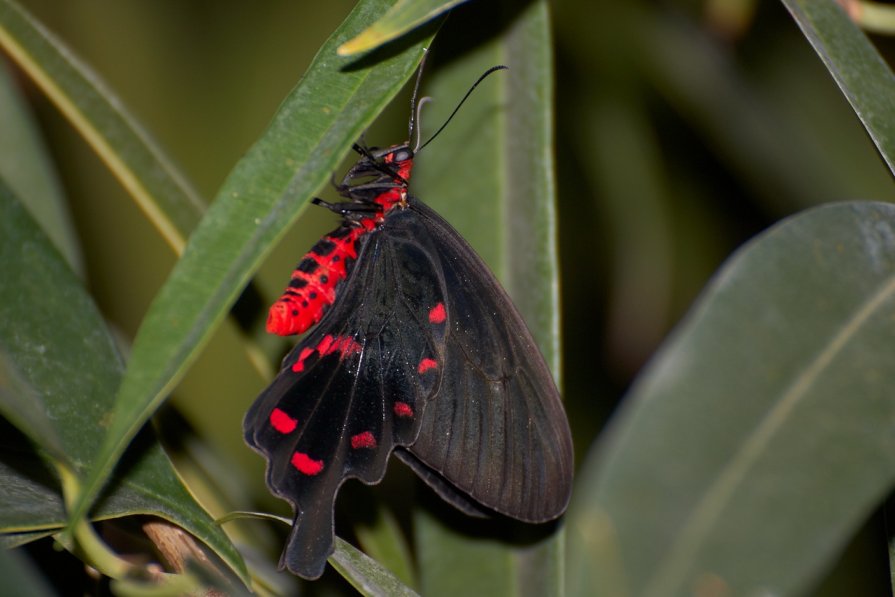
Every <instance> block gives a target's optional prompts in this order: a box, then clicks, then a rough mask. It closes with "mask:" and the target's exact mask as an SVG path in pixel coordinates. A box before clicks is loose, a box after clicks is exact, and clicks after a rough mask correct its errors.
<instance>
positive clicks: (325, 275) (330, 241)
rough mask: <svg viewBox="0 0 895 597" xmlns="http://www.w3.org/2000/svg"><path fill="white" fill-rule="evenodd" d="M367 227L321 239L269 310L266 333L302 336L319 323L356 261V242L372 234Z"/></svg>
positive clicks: (342, 230) (346, 228) (345, 229)
mask: <svg viewBox="0 0 895 597" xmlns="http://www.w3.org/2000/svg"><path fill="white" fill-rule="evenodd" d="M369 230H370V229H369V228H367V227H366V226H364V225H359V226H351V225H343V226H341V227H339V228H337V229H336V230H333V231H332V232H331V233H329V234H328V235H326V236H324V237H323V238H322V239H320V240H319V241H318V242H317V244H316V245H314V246H313V247H311V250H310V251H308V252H307V254H305V256H304V257H303V258H302V260H301V261H300V262H299V263H298V265H297V266H296V267H295V269H294V270H293V271H292V279H291V280H290V281H289V286H288V287H287V288H286V290H285V291H284V292H283V294H282V296H280V298H279V299H278V300H277V301H276V302H275V303H274V304H273V305H271V306H270V311H269V312H268V315H267V331H268V332H270V333H271V334H277V335H280V336H290V335H292V334H301V333H302V332H304V331H305V330H307V329H308V328H310V327H311V326H312V325H314V324H315V323H317V322H318V321H320V318H321V317H323V313H324V311H326V308H327V307H329V306H330V305H331V304H332V303H333V301H334V300H335V298H336V285H338V283H339V282H341V281H342V280H344V279H345V277H346V276H347V275H348V272H349V270H350V268H351V265H352V264H353V262H354V260H355V259H357V241H358V239H359V238H360V237H361V236H363V235H364V234H366V233H367V232H369Z"/></svg>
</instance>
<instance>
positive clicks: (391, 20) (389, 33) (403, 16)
mask: <svg viewBox="0 0 895 597" xmlns="http://www.w3.org/2000/svg"><path fill="white" fill-rule="evenodd" d="M463 2H466V0H447V1H445V0H398V1H397V2H396V3H395V5H394V6H392V7H391V8H390V9H389V11H388V12H387V13H385V14H384V15H383V16H382V18H380V19H378V20H377V21H376V22H375V23H373V24H372V25H370V26H369V27H367V28H366V29H364V30H363V31H361V33H360V34H359V35H357V36H356V37H354V38H352V39H350V40H348V41H346V42H345V43H343V44H342V45H341V46H339V49H338V52H339V55H340V56H350V55H352V54H359V53H360V52H366V51H368V50H372V49H374V48H378V47H379V46H381V45H383V44H386V43H388V42H390V41H392V40H394V39H397V38H398V37H400V36H402V35H404V34H405V33H407V32H408V31H410V30H412V29H414V28H416V27H419V26H420V25H422V24H423V23H427V22H429V21H431V20H432V19H434V18H436V17H437V16H439V15H441V14H443V13H445V12H447V11H449V10H450V9H452V8H453V7H455V6H457V5H458V4H462V3H463Z"/></svg>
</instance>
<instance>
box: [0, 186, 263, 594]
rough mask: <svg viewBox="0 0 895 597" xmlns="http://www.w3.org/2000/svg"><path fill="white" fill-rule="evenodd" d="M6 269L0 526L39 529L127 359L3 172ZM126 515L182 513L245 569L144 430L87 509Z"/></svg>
mask: <svg viewBox="0 0 895 597" xmlns="http://www.w3.org/2000/svg"><path fill="white" fill-rule="evenodd" d="M0 278H2V279H4V280H14V281H15V283H14V284H0V413H3V415H4V416H5V418H6V419H8V421H6V420H0V426H2V433H0V487H3V491H0V532H4V533H20V534H21V533H29V534H31V536H32V538H33V537H36V536H37V535H34V532H35V531H45V530H58V529H61V528H62V527H63V526H64V524H65V507H64V504H63V498H62V489H61V488H60V486H59V480H58V479H57V477H56V475H55V474H53V473H54V470H53V469H54V468H55V469H59V468H65V469H66V470H69V469H70V470H71V471H72V472H73V473H74V474H75V475H86V470H87V469H89V468H90V467H91V466H92V464H93V458H94V457H95V455H96V454H97V452H98V450H99V447H100V445H101V443H102V438H103V435H102V430H103V429H104V426H105V425H107V424H108V421H109V419H110V418H111V413H112V412H113V400H114V395H115V390H116V389H117V387H118V385H119V382H120V380H121V376H122V373H123V364H122V361H121V357H120V356H119V354H118V352H117V350H116V348H115V343H114V341H113V339H112V337H111V335H110V334H109V332H108V330H107V329H106V326H105V322H104V321H103V319H102V316H101V314H100V313H99V311H98V309H97V308H96V305H95V304H94V303H93V301H92V299H91V298H90V296H89V295H88V294H87V293H86V291H85V290H84V288H83V285H82V283H81V281H80V280H79V279H78V278H77V277H76V276H75V274H74V273H73V272H72V271H71V269H70V268H69V267H68V265H67V264H66V263H65V262H64V261H63V259H62V258H61V256H60V254H59V253H58V251H57V250H56V248H55V246H54V245H53V244H52V243H51V242H50V240H49V239H48V238H47V237H46V235H44V234H43V233H42V231H41V230H40V229H39V227H38V225H37V224H36V223H35V222H34V220H33V218H32V217H31V215H30V213H29V212H28V211H26V210H25V208H24V207H23V206H22V204H21V202H19V201H17V200H16V198H15V197H14V196H13V195H12V193H11V192H10V191H9V190H8V189H7V188H6V187H5V186H3V185H2V182H0ZM12 424H14V425H16V427H17V429H14V428H13V427H12ZM19 432H22V433H19ZM29 439H30V440H31V442H29V441H28V440H29ZM32 445H33V446H36V447H37V449H34V447H32ZM39 454H40V456H39ZM48 462H49V463H50V466H48ZM130 514H134V515H137V514H140V515H145V514H155V515H158V516H161V517H163V518H166V519H168V520H171V521H172V522H175V523H176V524H178V525H180V526H181V527H183V528H184V529H186V530H188V531H189V532H191V533H193V534H194V535H196V536H197V537H199V538H200V539H201V540H202V541H204V542H205V543H207V544H208V545H209V546H210V547H211V548H212V549H214V551H215V552H216V553H218V554H219V555H220V557H221V558H222V559H224V560H225V561H226V562H227V563H228V564H229V565H230V566H231V567H233V568H234V569H235V570H237V571H239V573H240V574H241V575H242V577H243V578H244V579H245V578H246V573H245V569H244V567H243V564H242V561H241V558H240V557H239V554H238V553H237V552H236V550H235V548H234V547H233V545H232V544H230V542H229V541H228V540H227V538H226V536H225V535H224V534H223V533H222V532H221V530H220V529H219V528H218V527H217V526H216V525H214V523H213V521H212V520H211V519H210V517H209V516H208V514H207V513H206V512H205V511H204V510H203V509H202V508H201V507H199V505H198V504H196V502H195V501H194V500H193V498H192V497H191V496H190V495H189V493H188V492H187V491H186V489H185V488H184V487H183V485H182V484H181V483H180V480H179V479H178V477H177V475H176V473H175V472H174V470H173V467H172V466H171V463H170V461H168V459H167V457H166V456H165V453H164V452H163V451H162V449H161V447H160V446H159V445H158V443H157V442H155V441H154V440H153V439H152V437H151V436H149V435H147V436H144V437H142V438H141V441H140V442H139V445H136V446H134V449H133V450H130V451H129V452H128V453H127V457H126V458H125V459H124V460H122V461H121V463H120V466H119V467H118V468H117V469H116V473H115V480H114V482H112V483H110V484H109V486H108V488H107V491H106V492H105V493H104V494H103V497H102V499H101V500H100V501H99V502H98V503H97V504H96V507H95V508H94V509H93V510H92V511H91V517H92V518H95V519H106V518H117V517H120V516H125V515H130Z"/></svg>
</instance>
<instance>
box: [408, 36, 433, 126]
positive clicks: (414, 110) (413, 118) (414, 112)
mask: <svg viewBox="0 0 895 597" xmlns="http://www.w3.org/2000/svg"><path fill="white" fill-rule="evenodd" d="M428 57H429V49H428V48H423V58H422V60H420V66H419V69H418V70H417V71H416V83H414V84H413V96H412V97H411V98H410V125H409V127H408V128H409V129H410V130H408V131H407V142H408V143H410V141H411V139H413V129H415V128H416V125H417V122H418V121H419V119H420V113H419V108H420V107H422V104H424V103H425V101H426V100H425V98H424V99H423V100H422V101H421V102H420V105H419V106H418V105H417V103H416V98H417V94H419V91H420V81H422V80H423V69H424V68H425V67H426V58H428ZM417 137H419V132H417ZM417 143H419V139H417Z"/></svg>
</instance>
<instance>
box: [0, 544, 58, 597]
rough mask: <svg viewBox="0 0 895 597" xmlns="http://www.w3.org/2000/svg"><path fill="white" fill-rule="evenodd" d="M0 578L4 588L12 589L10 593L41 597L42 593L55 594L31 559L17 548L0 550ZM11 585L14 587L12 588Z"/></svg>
mask: <svg viewBox="0 0 895 597" xmlns="http://www.w3.org/2000/svg"><path fill="white" fill-rule="evenodd" d="M0 578H2V579H3V584H4V586H5V587H6V590H7V591H9V590H12V591H13V592H14V593H9V594H10V595H12V594H16V595H29V596H30V597H42V596H43V595H48V596H51V595H56V594H57V593H56V592H54V591H53V590H52V588H51V587H50V586H49V585H48V584H47V582H46V580H45V579H44V578H43V577H42V576H41V574H40V572H39V571H38V570H37V568H36V567H35V566H34V564H33V563H31V560H29V559H28V557H27V556H26V555H25V554H23V553H22V552H21V551H17V550H12V549H10V550H6V549H3V550H0ZM13 587H15V588H14V589H13Z"/></svg>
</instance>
